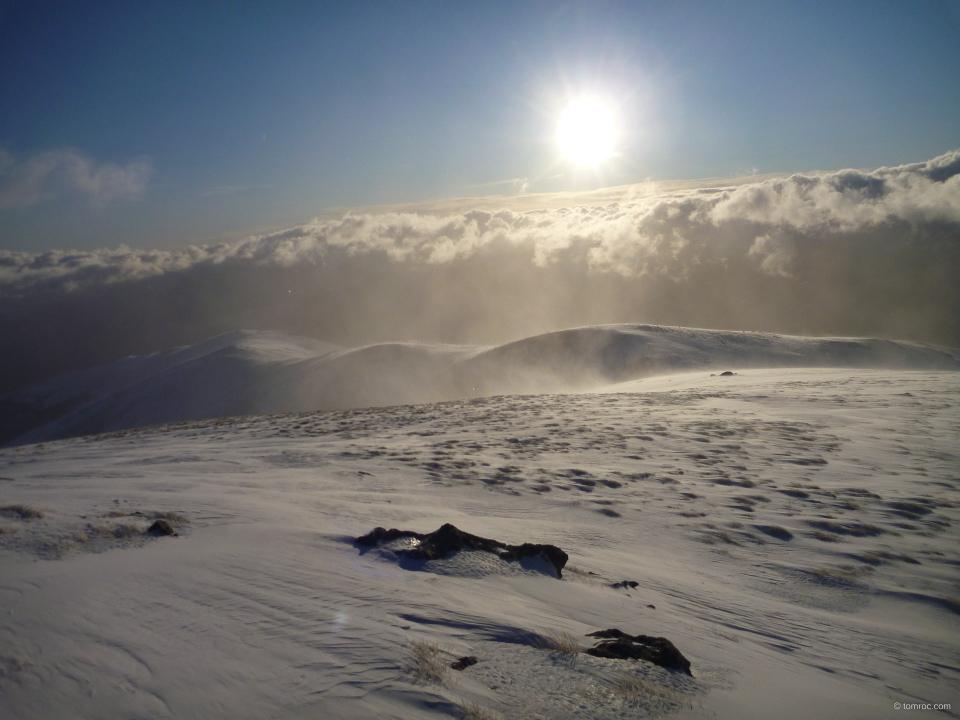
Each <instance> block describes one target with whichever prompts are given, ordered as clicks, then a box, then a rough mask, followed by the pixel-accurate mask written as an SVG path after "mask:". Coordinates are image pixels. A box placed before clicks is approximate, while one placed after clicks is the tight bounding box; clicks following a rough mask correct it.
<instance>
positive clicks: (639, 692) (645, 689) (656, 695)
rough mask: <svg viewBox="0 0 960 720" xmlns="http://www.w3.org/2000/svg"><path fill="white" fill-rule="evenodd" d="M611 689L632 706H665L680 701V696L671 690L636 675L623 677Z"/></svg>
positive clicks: (614, 682)
mask: <svg viewBox="0 0 960 720" xmlns="http://www.w3.org/2000/svg"><path fill="white" fill-rule="evenodd" d="M610 689H611V690H612V691H613V693H614V694H615V695H618V696H619V697H621V698H623V699H624V700H626V701H627V702H629V703H630V704H636V705H641V704H642V705H665V704H673V703H676V702H677V701H678V699H679V698H678V695H677V693H675V692H674V691H673V690H671V689H670V688H666V687H661V686H659V685H654V684H653V683H652V682H649V681H647V680H644V679H643V678H640V677H637V676H636V675H623V676H621V677H619V678H617V679H616V680H614V681H613V682H612V683H610Z"/></svg>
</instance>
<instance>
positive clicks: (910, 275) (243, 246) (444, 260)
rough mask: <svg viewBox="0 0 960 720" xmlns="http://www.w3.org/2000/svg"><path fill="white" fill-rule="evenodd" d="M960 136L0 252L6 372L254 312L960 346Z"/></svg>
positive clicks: (397, 323)
mask: <svg viewBox="0 0 960 720" xmlns="http://www.w3.org/2000/svg"><path fill="white" fill-rule="evenodd" d="M957 277H960V151H957V152H952V153H949V154H946V155H943V156H940V157H938V158H935V159H933V160H930V161H927V162H922V163H914V164H911V165H904V166H899V167H892V168H880V169H878V170H874V171H870V172H864V171H858V170H843V171H839V172H832V173H812V174H799V175H794V176H791V177H788V178H778V179H771V180H765V181H762V182H756V183H751V184H746V185H739V186H736V187H728V188H723V187H709V188H701V189H690V190H681V191H672V192H669V193H664V194H660V195H648V196H644V197H640V198H632V197H630V196H629V195H626V196H625V197H624V198H623V200H622V201H621V202H613V203H609V204H605V205H593V206H571V207H565V208H559V209H549V210H536V211H529V212H516V211H513V210H507V209H504V210H499V211H487V210H483V211H481V210H474V211H469V212H462V213H448V214H431V213H411V212H383V213H370V214H348V215H345V216H344V217H342V218H339V219H335V220H316V221H314V222H311V223H308V224H306V225H302V226H298V227H294V228H290V229H288V230H285V231H282V232H277V233H271V234H269V235H264V236H260V237H251V238H247V239H246V240H243V241H241V242H238V243H231V244H222V245H212V246H204V247H189V248H185V249H181V250H169V251H160V250H138V249H130V248H125V247H121V248H118V249H112V250H99V251H93V252H68V251H50V252H45V253H39V254H28V253H18V252H0V299H2V300H3V303H2V306H3V310H2V311H0V332H3V333H4V337H7V338H13V339H14V341H15V342H16V344H17V347H18V348H19V350H18V351H16V352H14V353H13V354H12V355H11V356H10V357H8V358H7V359H6V360H4V361H3V367H0V372H2V374H3V375H5V376H6V377H8V378H14V380H9V381H8V382H7V387H6V388H4V389H9V388H10V387H13V386H16V385H22V384H23V383H25V382H27V381H30V380H36V379H39V378H40V377H42V376H45V375H49V374H52V373H53V372H60V371H63V370H65V369H72V368H73V367H81V366H86V365H91V364H94V363H99V362H105V361H107V360H110V359H113V358H115V357H118V356H122V355H124V354H130V353H139V352H146V351H150V350H156V349H162V348H165V347H169V346H173V345H176V344H183V343H189V342H197V341H199V340H202V339H205V338H206V337H208V336H210V335H212V334H215V333H217V332H223V331H227V330H231V329H235V328H238V327H245V328H251V329H273V330H280V331H283V332H289V333H297V334H304V335H310V336H313V337H318V338H321V339H325V340H330V341H332V342H337V343H339V344H363V343H369V342H377V341H384V340H411V339H415V340H432V341H442V342H472V343H484V342H491V343H492V342H503V341H505V340H509V339H513V338H517V337H521V336H525V335H530V334H534V333H537V332H544V331H548V330H553V329H558V328H562V327H570V326H575V325H583V324H594V323H605V322H651V323H664V324H680V325H690V326H700V327H715V328H728V329H753V330H767V331H778V332H787V333H807V334H831V335H872V336H884V337H894V338H899V339H914V340H921V341H928V342H934V343H939V344H945V345H951V346H960V291H958V289H957V286H958V283H957V282H956V278H957Z"/></svg>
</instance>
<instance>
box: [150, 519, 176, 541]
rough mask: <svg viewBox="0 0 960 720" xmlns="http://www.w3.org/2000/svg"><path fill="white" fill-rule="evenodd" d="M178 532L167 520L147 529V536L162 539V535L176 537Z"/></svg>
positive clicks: (155, 523)
mask: <svg viewBox="0 0 960 720" xmlns="http://www.w3.org/2000/svg"><path fill="white" fill-rule="evenodd" d="M176 534H177V533H176V531H174V529H173V525H171V524H170V523H169V522H167V521H166V520H157V521H155V522H154V523H153V525H151V526H150V527H148V528H147V535H153V536H155V537H160V536H161V535H176Z"/></svg>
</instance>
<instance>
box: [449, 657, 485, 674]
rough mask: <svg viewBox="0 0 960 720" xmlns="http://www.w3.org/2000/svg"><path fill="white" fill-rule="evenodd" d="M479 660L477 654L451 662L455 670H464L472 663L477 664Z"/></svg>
mask: <svg viewBox="0 0 960 720" xmlns="http://www.w3.org/2000/svg"><path fill="white" fill-rule="evenodd" d="M478 662H480V661H479V660H477V658H476V657H475V656H473V655H466V656H464V657H462V658H460V659H459V660H454V661H453V662H452V663H450V667H452V668H453V669H454V670H460V671H461V672H462V671H464V670H466V669H467V668H468V667H470V666H471V665H476V664H477V663H478Z"/></svg>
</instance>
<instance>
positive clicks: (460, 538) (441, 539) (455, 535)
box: [356, 523, 567, 578]
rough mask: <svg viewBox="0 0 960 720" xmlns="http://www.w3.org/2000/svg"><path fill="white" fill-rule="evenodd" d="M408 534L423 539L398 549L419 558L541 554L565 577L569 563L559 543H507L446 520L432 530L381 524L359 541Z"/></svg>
mask: <svg viewBox="0 0 960 720" xmlns="http://www.w3.org/2000/svg"><path fill="white" fill-rule="evenodd" d="M405 538H413V539H415V540H418V541H419V542H418V543H417V545H416V546H415V547H411V548H401V549H399V550H396V551H395V552H396V553H397V554H398V555H403V556H406V557H411V558H414V559H416V560H439V559H440V558H444V557H446V556H447V555H449V554H450V553H454V552H459V551H460V550H482V551H484V552H489V553H493V554H494V555H496V556H497V557H499V558H501V559H502V560H521V559H523V558H527V557H540V558H543V559H544V560H547V561H548V562H549V563H550V564H551V565H553V567H554V569H555V570H556V571H557V577H558V578H559V577H563V575H562V571H563V566H564V565H566V564H567V554H566V553H565V552H564V551H563V550H561V549H560V548H558V547H557V546H556V545H542V544H535V543H523V544H522V545H507V544H506V543H502V542H500V541H499V540H491V539H490V538H484V537H480V536H479V535H471V534H470V533H468V532H464V531H463V530H461V529H460V528H458V527H456V526H454V525H451V524H450V523H446V524H444V525H442V526H441V527H440V528H439V529H438V530H435V531H434V532H432V533H418V532H413V531H412V530H397V529H396V528H393V529H390V530H386V529H385V528H382V527H378V528H374V529H373V530H371V531H370V532H369V533H367V534H366V535H362V536H360V537H358V538H357V540H356V542H357V544H358V545H364V546H368V547H376V546H378V545H383V544H385V543H390V542H393V541H395V540H401V539H405Z"/></svg>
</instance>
